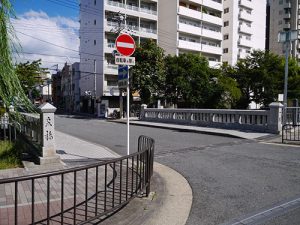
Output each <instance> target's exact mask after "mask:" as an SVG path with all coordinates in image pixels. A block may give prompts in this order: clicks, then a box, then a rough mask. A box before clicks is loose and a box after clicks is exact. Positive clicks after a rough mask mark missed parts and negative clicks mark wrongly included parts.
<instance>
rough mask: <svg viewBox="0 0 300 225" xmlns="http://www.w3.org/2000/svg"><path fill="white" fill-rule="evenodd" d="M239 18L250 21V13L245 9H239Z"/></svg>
mask: <svg viewBox="0 0 300 225" xmlns="http://www.w3.org/2000/svg"><path fill="white" fill-rule="evenodd" d="M239 19H242V20H246V21H250V22H252V21H253V19H252V15H251V14H249V13H247V12H246V11H241V12H240V13H239Z"/></svg>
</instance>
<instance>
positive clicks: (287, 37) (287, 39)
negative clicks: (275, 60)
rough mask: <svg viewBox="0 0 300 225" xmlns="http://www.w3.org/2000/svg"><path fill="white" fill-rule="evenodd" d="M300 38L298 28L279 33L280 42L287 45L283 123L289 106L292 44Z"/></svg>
mask: <svg viewBox="0 0 300 225" xmlns="http://www.w3.org/2000/svg"><path fill="white" fill-rule="evenodd" d="M297 38H298V31H297V30H289V31H286V32H280V33H279V34H278V42H283V43H284V46H285V67H284V92H283V105H284V112H283V124H285V122H286V110H287V109H286V108H287V99H288V98H287V92H288V73H289V55H290V51H291V44H292V42H293V41H294V40H296V39H297Z"/></svg>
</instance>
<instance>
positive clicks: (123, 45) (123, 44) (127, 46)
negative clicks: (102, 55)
mask: <svg viewBox="0 0 300 225" xmlns="http://www.w3.org/2000/svg"><path fill="white" fill-rule="evenodd" d="M117 47H122V48H134V44H131V43H126V42H117Z"/></svg>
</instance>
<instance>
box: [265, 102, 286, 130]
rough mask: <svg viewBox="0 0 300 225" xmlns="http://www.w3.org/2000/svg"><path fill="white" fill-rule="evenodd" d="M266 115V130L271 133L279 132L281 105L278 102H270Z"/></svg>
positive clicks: (280, 128) (280, 126)
mask: <svg viewBox="0 0 300 225" xmlns="http://www.w3.org/2000/svg"><path fill="white" fill-rule="evenodd" d="M269 107H270V112H269V116H268V131H269V132H271V133H273V134H279V133H281V130H282V113H283V105H282V104H281V103H280V102H272V103H271V104H270V105H269Z"/></svg>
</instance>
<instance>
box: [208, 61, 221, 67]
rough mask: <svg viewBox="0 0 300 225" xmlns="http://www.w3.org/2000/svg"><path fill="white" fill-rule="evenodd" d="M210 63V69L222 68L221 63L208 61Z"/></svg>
mask: <svg viewBox="0 0 300 225" xmlns="http://www.w3.org/2000/svg"><path fill="white" fill-rule="evenodd" d="M208 63H209V67H211V68H219V67H220V66H221V64H222V63H221V62H217V61H208Z"/></svg>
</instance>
